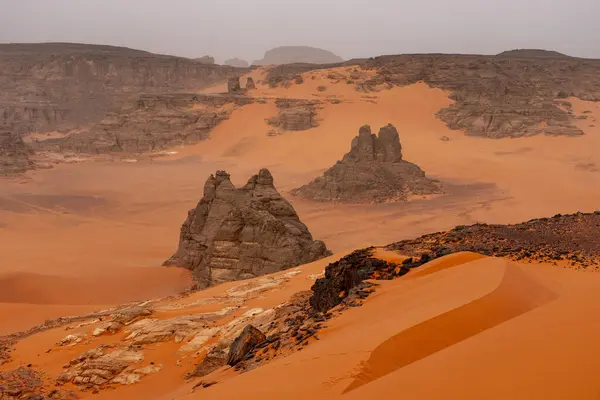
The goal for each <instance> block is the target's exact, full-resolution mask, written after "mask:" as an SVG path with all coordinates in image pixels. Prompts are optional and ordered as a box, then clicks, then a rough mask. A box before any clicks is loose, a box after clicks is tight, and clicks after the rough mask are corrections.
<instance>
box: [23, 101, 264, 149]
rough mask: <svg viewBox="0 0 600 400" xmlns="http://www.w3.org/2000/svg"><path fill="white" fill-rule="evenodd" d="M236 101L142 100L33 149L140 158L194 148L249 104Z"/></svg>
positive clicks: (43, 142) (33, 144) (40, 143)
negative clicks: (175, 148)
mask: <svg viewBox="0 0 600 400" xmlns="http://www.w3.org/2000/svg"><path fill="white" fill-rule="evenodd" d="M252 101H253V100H252V99H251V98H249V97H244V96H235V95H200V94H192V93H190V94H188V93H177V94H161V95H140V96H138V98H137V100H136V101H135V102H132V104H131V105H128V106H127V107H124V108H123V109H122V110H120V111H119V112H115V113H109V114H107V115H106V116H105V118H104V119H103V120H102V121H101V122H100V123H99V124H97V125H95V126H93V127H92V128H91V129H90V130H87V131H84V132H81V133H73V134H70V135H67V136H66V137H64V138H59V139H48V140H44V141H40V142H37V143H32V146H33V147H34V148H35V149H40V150H48V151H56V152H76V153H88V154H105V153H142V152H149V151H156V150H162V149H166V148H169V147H173V146H177V145H184V144H193V143H196V142H198V141H199V140H204V139H206V138H208V137H209V134H210V131H211V130H212V129H213V128H214V127H215V126H217V125H218V124H219V123H221V122H222V121H224V120H226V119H228V118H229V116H230V114H231V112H232V108H231V107H224V106H225V105H228V106H231V105H233V106H234V108H235V107H239V106H243V105H246V104H249V103H251V102H252Z"/></svg>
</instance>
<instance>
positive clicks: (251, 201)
mask: <svg viewBox="0 0 600 400" xmlns="http://www.w3.org/2000/svg"><path fill="white" fill-rule="evenodd" d="M330 254H331V252H330V251H329V250H327V247H326V246H325V244H324V243H323V242H322V241H320V240H313V238H312V235H311V234H310V232H309V230H308V228H307V227H306V225H304V224H303V223H302V222H301V221H300V219H299V218H298V215H297V214H296V211H295V210H294V208H293V207H292V205H291V204H290V203H289V202H288V201H287V200H285V199H284V198H283V197H282V196H281V195H280V194H279V192H278V191H277V189H276V188H275V186H274V184H273V176H272V175H271V173H270V172H269V171H268V170H267V169H261V170H260V171H259V173H258V174H257V175H254V176H252V177H251V178H250V179H249V180H248V183H247V184H246V185H245V186H243V187H241V188H236V187H235V186H234V185H233V184H232V183H231V180H230V177H229V174H228V173H227V172H225V171H217V172H216V173H215V174H214V175H211V176H210V177H209V178H208V179H207V180H206V183H205V184H204V195H203V197H202V199H201V200H200V202H199V203H198V205H197V206H196V208H195V209H192V210H190V211H189V212H188V218H187V219H186V221H185V222H184V223H183V225H182V227H181V235H180V239H179V247H178V249H177V251H176V252H175V254H174V255H173V256H172V257H171V258H170V259H169V260H167V261H166V262H165V263H164V265H167V266H171V265H172V266H178V267H183V268H187V269H190V270H191V271H192V272H193V276H194V279H195V280H196V282H197V284H198V287H199V288H205V287H208V286H211V285H215V284H219V283H223V282H229V281H234V280H241V279H249V278H254V277H256V276H260V275H264V274H269V273H273V272H277V271H281V270H284V269H288V268H292V267H295V266H298V265H301V264H305V263H309V262H313V261H315V260H318V259H320V258H323V257H326V256H328V255H330Z"/></svg>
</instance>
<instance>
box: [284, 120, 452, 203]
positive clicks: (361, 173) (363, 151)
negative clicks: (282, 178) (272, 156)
mask: <svg viewBox="0 0 600 400" xmlns="http://www.w3.org/2000/svg"><path fill="white" fill-rule="evenodd" d="M440 192H441V188H440V185H439V183H438V182H436V181H434V180H431V179H429V178H427V177H426V176H425V172H423V170H421V168H419V167H418V166H417V165H415V164H412V163H410V162H408V161H405V160H403V158H402V145H401V144H400V135H399V134H398V131H397V130H396V128H395V127H394V126H393V125H391V124H388V125H387V126H384V127H383V128H381V129H380V130H379V134H378V135H374V134H373V133H371V127H370V126H369V125H363V126H362V127H361V128H360V129H359V131H358V136H356V137H354V139H353V140H352V144H351V146H350V152H348V153H346V154H345V155H344V157H343V158H342V160H341V161H338V162H337V163H336V164H335V165H334V166H333V167H331V168H329V169H328V170H327V171H325V173H324V174H323V176H320V177H318V178H316V179H315V180H313V181H312V182H310V183H308V184H306V185H304V186H302V187H300V188H298V189H295V190H293V191H292V194H294V195H298V196H301V197H304V198H307V199H310V200H317V201H339V202H345V203H371V202H389V201H405V200H408V199H409V197H411V196H413V195H417V196H421V195H429V194H436V193H440Z"/></svg>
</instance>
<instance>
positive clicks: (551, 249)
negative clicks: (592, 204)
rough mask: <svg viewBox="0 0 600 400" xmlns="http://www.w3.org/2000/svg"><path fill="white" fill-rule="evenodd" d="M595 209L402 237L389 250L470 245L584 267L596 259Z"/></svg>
mask: <svg viewBox="0 0 600 400" xmlns="http://www.w3.org/2000/svg"><path fill="white" fill-rule="evenodd" d="M598 226H600V211H596V212H594V213H587V214H585V213H576V214H571V215H561V214H557V215H555V216H553V217H551V218H540V219H533V220H530V221H527V222H523V223H520V224H514V225H488V224H475V225H471V226H457V227H456V228H454V229H452V230H450V231H446V232H437V233H433V234H430V235H425V236H422V237H419V238H416V239H412V240H403V241H400V242H397V243H393V244H391V245H389V246H388V247H387V248H388V249H390V250H397V251H399V252H400V253H402V254H406V255H409V256H413V258H416V257H418V256H420V257H423V256H425V257H427V258H436V257H441V256H444V255H447V254H450V253H456V252H462V251H470V252H474V253H480V254H484V255H486V256H493V257H508V258H511V259H514V260H535V261H538V262H545V263H552V262H557V261H563V262H564V263H565V264H566V265H569V264H570V265H571V266H575V267H582V268H588V267H590V266H598V265H599V262H598V260H600V230H599V229H598Z"/></svg>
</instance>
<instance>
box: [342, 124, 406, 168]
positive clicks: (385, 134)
mask: <svg viewBox="0 0 600 400" xmlns="http://www.w3.org/2000/svg"><path fill="white" fill-rule="evenodd" d="M347 157H348V158H350V159H354V160H356V161H380V162H398V161H402V145H401V144H400V135H398V131H397V130H396V128H395V127H394V126H393V125H392V124H388V125H387V126H384V127H383V128H381V129H380V130H379V136H376V135H374V134H372V133H371V127H370V126H369V125H363V126H361V127H360V129H359V131H358V136H356V137H355V138H354V139H353V140H352V144H351V146H350V153H348V154H347Z"/></svg>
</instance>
